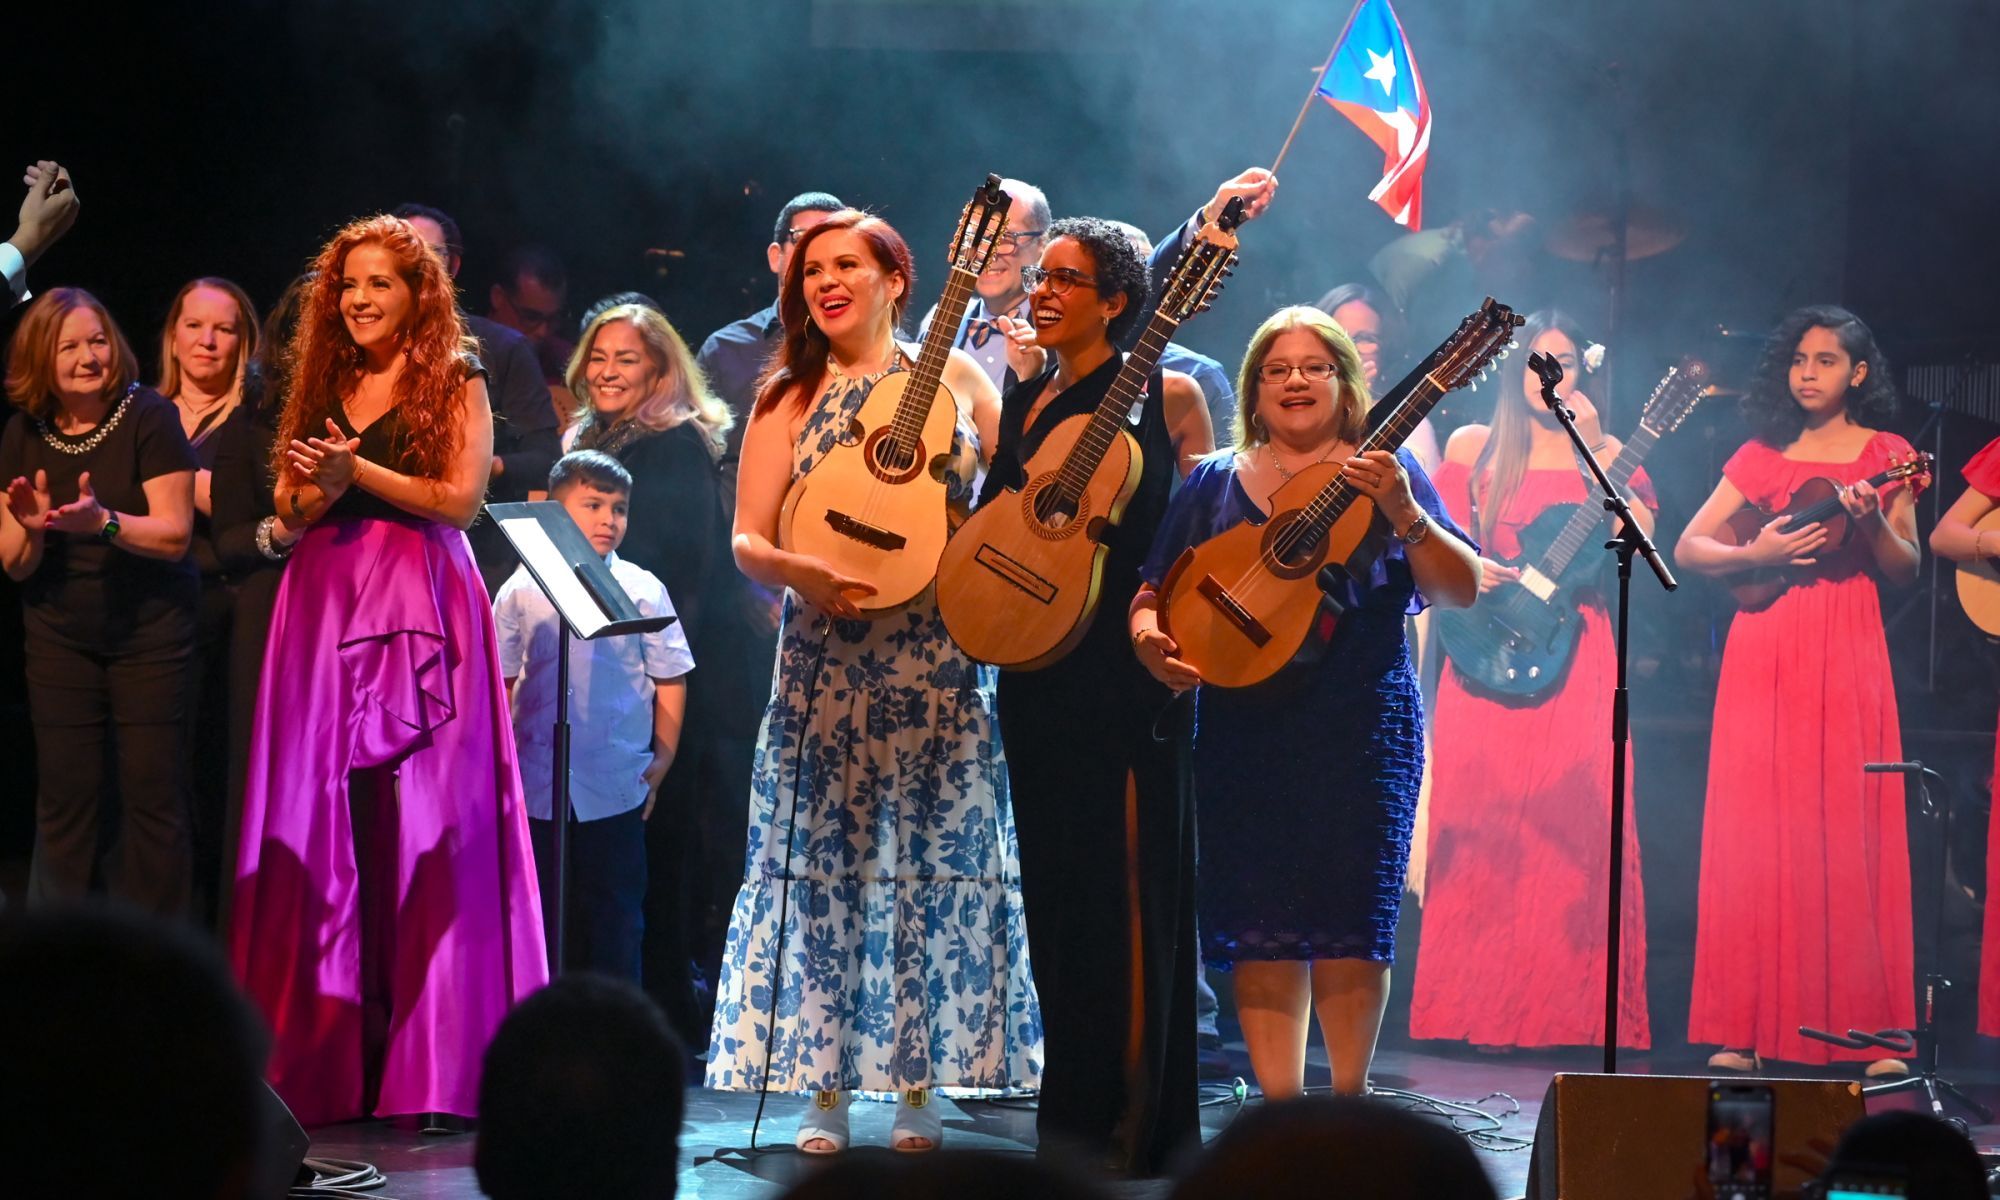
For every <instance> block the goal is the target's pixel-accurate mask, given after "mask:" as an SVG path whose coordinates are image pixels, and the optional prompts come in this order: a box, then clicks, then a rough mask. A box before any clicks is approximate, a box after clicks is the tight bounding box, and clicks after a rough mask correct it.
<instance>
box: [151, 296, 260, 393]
mask: <svg viewBox="0 0 2000 1200" xmlns="http://www.w3.org/2000/svg"><path fill="white" fill-rule="evenodd" d="M196 288H207V289H209V290H210V291H215V292H221V293H222V294H224V295H226V296H228V297H229V298H230V299H231V300H233V301H235V302H236V336H237V339H238V341H237V344H236V382H235V383H234V384H233V385H232V386H231V387H230V390H229V399H228V400H227V401H225V402H224V404H223V406H222V416H223V417H224V419H227V417H228V415H229V412H230V410H231V409H234V408H235V407H236V406H237V405H238V404H240V403H242V401H243V376H244V374H245V373H246V372H247V371H249V369H250V362H251V360H252V359H254V358H255V357H256V356H257V335H258V333H259V332H260V330H259V329H258V325H257V306H256V304H255V303H253V302H252V301H251V299H250V294H249V293H248V292H246V291H244V290H243V289H242V288H241V287H239V286H237V285H236V284H234V283H231V282H230V281H229V280H227V279H222V278H218V277H217V276H214V275H204V276H202V277H201V278H199V279H190V280H188V281H187V282H186V283H185V284H182V285H181V290H180V291H178V292H175V293H174V302H173V304H171V305H169V306H168V308H167V323H166V325H165V326H163V327H162V328H161V330H160V382H159V383H157V384H155V385H153V390H154V391H156V392H158V393H160V395H162V396H165V397H166V398H167V399H169V400H172V399H173V398H174V397H175V395H177V394H178V393H179V392H180V390H181V362H180V359H178V358H176V357H175V356H174V327H175V326H176V325H179V324H180V323H181V309H182V308H184V307H186V306H187V298H188V297H189V296H191V295H193V294H194V290H195V289H196ZM216 424H217V425H220V424H221V422H220V421H218V422H216Z"/></svg>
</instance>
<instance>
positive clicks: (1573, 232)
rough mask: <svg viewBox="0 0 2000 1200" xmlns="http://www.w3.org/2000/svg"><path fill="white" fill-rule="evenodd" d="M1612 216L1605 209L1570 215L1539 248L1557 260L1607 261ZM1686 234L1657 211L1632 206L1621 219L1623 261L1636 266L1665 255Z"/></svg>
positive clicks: (1664, 214) (1614, 239)
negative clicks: (1659, 255)
mask: <svg viewBox="0 0 2000 1200" xmlns="http://www.w3.org/2000/svg"><path fill="white" fill-rule="evenodd" d="M1612 220H1613V214H1612V213H1611V211H1610V210H1609V208H1608V207H1607V208H1604V209H1586V210H1582V211H1578V212H1575V213H1572V214H1570V216H1569V217H1568V218H1566V219H1565V220H1563V221H1562V222H1561V223H1560V224H1557V225H1556V226H1554V227H1553V228H1551V229H1550V230H1549V232H1548V235H1547V236H1546V237H1544V238H1543V239H1542V247H1543V248H1544V249H1546V250H1547V251H1548V252H1549V253H1550V254H1553V255H1555V256H1556V257H1557V258H1566V259H1569V260H1570V261H1571V262H1583V263H1594V262H1600V261H1602V260H1604V259H1608V258H1610V257H1611V254H1612V245H1613V243H1614V242H1615V241H1616V240H1617V239H1616V238H1614V237H1613V236H1612ZM1686 237H1687V231H1686V230H1685V229H1683V228H1681V223H1680V222H1679V221H1678V220H1676V219H1674V218H1673V217H1670V216H1668V215H1667V214H1666V213H1664V212H1662V211H1661V210H1659V209H1657V208H1653V207H1652V206H1650V205H1646V204H1634V205H1632V207H1631V209H1630V210H1629V211H1628V212H1627V214H1626V219H1625V261H1627V262H1636V261H1638V260H1639V259H1642V258H1651V257H1653V256H1654V255H1655V254H1665V253H1666V252H1667V251H1669V250H1671V249H1673V248H1674V247H1675V246H1678V245H1680V244H1681V241H1682V239H1684V238H1686Z"/></svg>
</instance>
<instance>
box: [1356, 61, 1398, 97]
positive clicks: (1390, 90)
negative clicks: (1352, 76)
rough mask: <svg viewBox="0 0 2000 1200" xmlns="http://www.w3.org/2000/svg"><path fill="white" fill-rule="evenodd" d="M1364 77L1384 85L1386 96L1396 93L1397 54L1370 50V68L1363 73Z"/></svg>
mask: <svg viewBox="0 0 2000 1200" xmlns="http://www.w3.org/2000/svg"><path fill="white" fill-rule="evenodd" d="M1361 77H1362V78H1363V79H1373V80H1374V81H1375V82H1377V83H1379V84H1381V85H1382V94H1383V95H1384V96H1393V95H1395V94H1396V88H1395V84H1396V56H1395V55H1393V54H1377V53H1375V52H1374V51H1373V50H1370V51H1368V69H1367V70H1366V71H1363V72H1362V73H1361Z"/></svg>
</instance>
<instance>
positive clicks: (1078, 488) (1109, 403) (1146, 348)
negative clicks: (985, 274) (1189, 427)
mask: <svg viewBox="0 0 2000 1200" xmlns="http://www.w3.org/2000/svg"><path fill="white" fill-rule="evenodd" d="M1178 328H1180V321H1179V320H1178V319H1176V318H1175V317H1174V316H1173V314H1171V313H1168V312H1165V311H1160V312H1156V313H1154V314H1153V319H1152V320H1151V321H1148V322H1147V323H1146V331H1145V332H1144V333H1142V334H1140V335H1139V344H1138V345H1136V346H1134V347H1133V348H1132V352H1131V353H1130V354H1128V355H1126V356H1125V365H1124V366H1122V367H1120V368H1118V378H1116V379H1114V380H1112V381H1111V387H1110V390H1108V391H1107V392H1106V393H1105V395H1104V399H1103V400H1101V401H1099V402H1098V405H1097V410H1096V411H1095V412H1093V413H1091V414H1090V424H1089V425H1087V426H1085V427H1084V430H1083V435H1082V436H1081V437H1079V438H1077V440H1076V445H1075V446H1074V447H1072V448H1071V449H1070V452H1069V457H1068V458H1066V459H1064V460H1063V465H1062V468H1061V469H1060V470H1059V471H1058V472H1057V473H1056V487H1058V488H1059V489H1061V494H1062V498H1063V499H1064V500H1065V501H1067V502H1068V503H1069V504H1071V505H1074V504H1076V503H1077V502H1078V501H1079V500H1080V499H1081V498H1082V496H1083V491H1084V489H1085V488H1086V487H1088V486H1089V485H1090V477H1091V476H1092V475H1094V474H1095V473H1096V472H1097V466H1098V464H1099V463H1101V462H1103V461H1104V456H1105V455H1106V454H1107V453H1109V452H1110V450H1111V445H1112V443H1113V442H1115V441H1117V440H1118V430H1119V429H1120V427H1122V426H1123V425H1124V424H1125V420H1126V418H1127V417H1129V416H1131V414H1132V406H1133V405H1134V404H1137V403H1138V402H1139V393H1140V391H1141V390H1142V389H1144V388H1145V386H1146V379H1147V377H1148V376H1150V375H1152V373H1153V368H1154V367H1155V366H1157V365H1158V364H1159V361H1160V355H1162V354H1164V353H1165V352H1166V349H1167V343H1168V342H1170V341H1172V340H1173V338H1174V331H1175V330H1176V329H1178ZM1154 402H1155V403H1158V402H1159V398H1158V397H1155V398H1154Z"/></svg>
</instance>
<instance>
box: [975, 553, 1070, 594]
mask: <svg viewBox="0 0 2000 1200" xmlns="http://www.w3.org/2000/svg"><path fill="white" fill-rule="evenodd" d="M972 559H973V561H974V562H976V563H978V564H979V565H980V566H982V567H985V568H986V569H987V570H989V571H991V572H993V573H994V574H995V575H998V576H999V577H1000V578H1001V579H1003V580H1005V581H1006V582H1007V583H1009V584H1012V585H1013V586H1014V587H1017V588H1019V589H1021V590H1022V591H1024V592H1026V593H1028V595H1030V596H1033V597H1034V598H1035V599H1037V600H1039V601H1041V602H1042V603H1043V604H1048V603H1050V602H1051V601H1053V600H1054V599H1055V598H1056V585H1055V584H1053V583H1050V582H1049V581H1048V580H1046V579H1043V578H1042V577H1041V576H1040V575H1037V574H1035V573H1034V572H1033V571H1030V570H1029V569H1028V568H1027V567H1026V566H1025V565H1023V564H1022V563H1020V562H1018V561H1016V560H1015V559H1012V558H1009V557H1008V556H1007V555H1005V554H1002V553H1001V552H1000V551H998V550H995V549H994V548H993V547H992V546H991V545H984V546H981V547H980V548H979V550H978V552H977V553H975V554H974V555H973V556H972Z"/></svg>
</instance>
